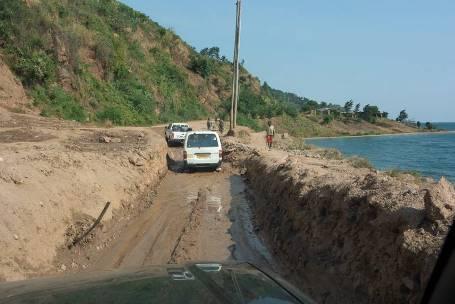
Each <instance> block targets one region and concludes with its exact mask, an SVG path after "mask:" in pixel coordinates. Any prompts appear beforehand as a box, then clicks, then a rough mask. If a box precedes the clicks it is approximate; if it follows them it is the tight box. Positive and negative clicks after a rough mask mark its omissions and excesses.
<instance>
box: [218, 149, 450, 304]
mask: <svg viewBox="0 0 455 304" xmlns="http://www.w3.org/2000/svg"><path fill="white" fill-rule="evenodd" d="M225 146H226V147H225V151H226V158H227V159H228V160H229V161H231V162H233V163H235V164H236V165H237V166H239V167H242V168H243V171H244V173H245V176H246V177H247V184H248V185H249V187H250V189H251V191H252V195H253V196H254V198H255V199H254V200H253V205H254V206H253V207H252V209H253V213H254V217H255V225H256V230H257V232H258V233H259V234H260V235H261V236H262V237H263V238H264V239H266V241H267V244H268V246H269V247H270V248H271V250H272V253H273V255H274V256H275V260H276V261H278V262H279V264H281V266H282V268H283V269H284V270H285V273H284V275H285V276H286V277H287V278H288V279H289V280H291V281H292V282H293V283H294V284H296V285H297V286H298V287H299V288H301V289H302V290H303V291H305V292H307V293H308V294H310V295H311V296H312V297H313V298H315V299H316V300H317V301H318V302H321V303H419V301H420V298H421V296H422V293H423V291H424V289H425V286H426V284H427V282H428V279H429V276H430V275H431V271H432V269H433V266H434V264H435V261H436V259H437V255H438V253H439V250H440V248H441V245H442V243H443V240H444V237H445V235H446V234H447V231H448V228H449V225H450V223H451V222H452V220H453V217H454V213H455V191H454V188H453V186H452V185H451V184H450V183H449V182H447V181H446V180H445V179H441V181H439V182H437V183H435V182H429V181H417V180H416V179H415V178H414V177H412V176H403V177H400V178H394V177H391V176H388V175H386V174H385V173H382V172H378V171H376V170H374V169H359V168H353V167H352V166H351V165H350V164H349V163H348V162H345V161H340V160H336V161H331V160H324V159H315V158H311V157H305V156H295V155H289V154H287V153H285V152H284V151H283V152H278V151H272V152H265V151H259V150H256V149H254V148H253V147H251V146H248V145H245V144H241V143H238V142H237V141H235V140H227V141H225ZM274 152H275V153H274Z"/></svg>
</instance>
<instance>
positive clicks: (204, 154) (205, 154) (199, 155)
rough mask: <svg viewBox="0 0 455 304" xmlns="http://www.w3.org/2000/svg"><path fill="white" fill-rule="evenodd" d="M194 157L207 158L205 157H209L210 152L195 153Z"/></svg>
mask: <svg viewBox="0 0 455 304" xmlns="http://www.w3.org/2000/svg"><path fill="white" fill-rule="evenodd" d="M196 157H197V158H199V159H207V158H210V153H200V154H196Z"/></svg>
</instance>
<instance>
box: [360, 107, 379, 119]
mask: <svg viewBox="0 0 455 304" xmlns="http://www.w3.org/2000/svg"><path fill="white" fill-rule="evenodd" d="M379 115H380V112H379V108H378V107H377V106H370V105H369V104H367V105H366V106H364V107H363V113H362V118H363V119H364V120H366V121H368V122H371V123H375V122H376V117H378V116H379Z"/></svg>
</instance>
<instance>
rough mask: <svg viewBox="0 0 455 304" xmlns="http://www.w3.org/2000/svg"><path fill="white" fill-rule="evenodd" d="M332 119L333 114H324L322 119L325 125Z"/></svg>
mask: <svg viewBox="0 0 455 304" xmlns="http://www.w3.org/2000/svg"><path fill="white" fill-rule="evenodd" d="M332 121H333V116H332V115H326V116H324V119H323V120H322V123H323V124H324V125H328V124H329V123H331V122H332Z"/></svg>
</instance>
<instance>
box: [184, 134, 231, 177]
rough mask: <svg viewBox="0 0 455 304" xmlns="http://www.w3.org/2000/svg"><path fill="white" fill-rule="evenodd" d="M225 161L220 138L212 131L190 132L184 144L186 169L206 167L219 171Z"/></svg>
mask: <svg viewBox="0 0 455 304" xmlns="http://www.w3.org/2000/svg"><path fill="white" fill-rule="evenodd" d="M222 160H223V150H222V147H221V140H220V137H219V136H218V134H217V133H216V132H212V131H192V132H188V133H187V134H186V137H185V142H184V144H183V161H184V163H185V168H186V169H191V168H196V167H206V168H213V169H217V168H218V167H219V166H220V165H221V162H222Z"/></svg>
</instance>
